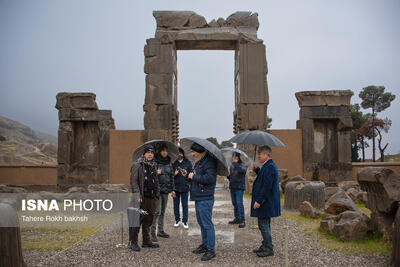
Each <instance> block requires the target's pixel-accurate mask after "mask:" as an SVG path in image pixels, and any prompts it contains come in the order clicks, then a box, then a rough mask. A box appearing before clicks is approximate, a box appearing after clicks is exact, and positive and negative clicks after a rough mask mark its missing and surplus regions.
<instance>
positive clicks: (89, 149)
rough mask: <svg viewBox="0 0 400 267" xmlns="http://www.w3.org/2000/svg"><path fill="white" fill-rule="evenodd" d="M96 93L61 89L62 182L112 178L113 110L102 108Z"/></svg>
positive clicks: (84, 182)
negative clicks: (110, 139)
mask: <svg viewBox="0 0 400 267" xmlns="http://www.w3.org/2000/svg"><path fill="white" fill-rule="evenodd" d="M95 100H96V95H95V94H93V93H65V92H64V93H59V94H57V104H56V108H57V109H58V110H59V112H58V117H59V121H60V122H59V127H58V152H57V160H58V171H57V172H58V174H57V176H58V184H59V185H67V184H91V183H104V182H108V168H109V156H108V153H109V147H108V146H109V130H110V129H115V126H114V119H113V118H112V113H111V110H99V109H98V108H97V103H96V101H95Z"/></svg>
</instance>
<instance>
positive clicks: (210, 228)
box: [188, 143, 218, 261]
mask: <svg viewBox="0 0 400 267" xmlns="http://www.w3.org/2000/svg"><path fill="white" fill-rule="evenodd" d="M190 149H191V150H192V155H193V157H194V159H195V162H196V163H195V165H194V167H193V172H191V173H189V175H188V178H189V179H190V180H191V184H190V200H192V201H194V202H195V210H196V218H197V222H198V224H199V226H200V231H201V240H202V243H201V245H200V246H199V247H198V248H197V249H195V250H194V251H193V253H195V254H202V253H204V255H203V256H202V258H201V260H202V261H208V260H211V259H212V258H214V257H215V251H214V249H215V229H214V224H213V222H212V210H213V206H214V193H215V186H216V184H217V164H218V163H217V160H216V159H215V158H213V157H212V156H211V155H210V154H209V153H208V152H207V150H205V149H204V147H202V146H200V145H199V144H197V143H194V144H193V145H192V146H191V147H190Z"/></svg>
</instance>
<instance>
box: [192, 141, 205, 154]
mask: <svg viewBox="0 0 400 267" xmlns="http://www.w3.org/2000/svg"><path fill="white" fill-rule="evenodd" d="M190 149H191V150H193V151H195V152H197V153H203V152H204V151H206V149H205V148H204V147H202V146H201V145H199V144H197V143H193V144H192V145H191V146H190Z"/></svg>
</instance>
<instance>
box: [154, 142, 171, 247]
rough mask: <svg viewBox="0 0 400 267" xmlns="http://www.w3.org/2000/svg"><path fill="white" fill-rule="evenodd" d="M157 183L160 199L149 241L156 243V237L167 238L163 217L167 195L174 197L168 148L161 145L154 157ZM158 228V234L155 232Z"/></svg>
mask: <svg viewBox="0 0 400 267" xmlns="http://www.w3.org/2000/svg"><path fill="white" fill-rule="evenodd" d="M155 158H156V163H157V175H158V183H159V184H160V199H159V200H158V203H157V210H156V213H155V215H154V219H153V223H152V225H151V239H152V241H155V242H156V241H157V236H159V237H163V238H169V234H167V233H166V232H164V215H165V210H166V208H167V204H168V194H169V193H171V196H172V197H175V184H174V169H173V167H172V163H171V158H170V157H169V156H168V148H167V146H165V145H163V146H160V147H159V148H158V153H157V155H156V157H155ZM157 227H158V234H157V235H156V230H157Z"/></svg>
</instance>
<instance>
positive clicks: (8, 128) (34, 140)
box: [0, 116, 57, 164]
mask: <svg viewBox="0 0 400 267" xmlns="http://www.w3.org/2000/svg"><path fill="white" fill-rule="evenodd" d="M5 163H10V164H56V163H57V137H55V136H53V135H50V134H46V133H42V132H39V131H35V130H32V129H31V128H29V127H28V126H26V125H23V124H22V123H19V122H17V121H14V120H11V119H8V118H5V117H3V116H0V164H5Z"/></svg>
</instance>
